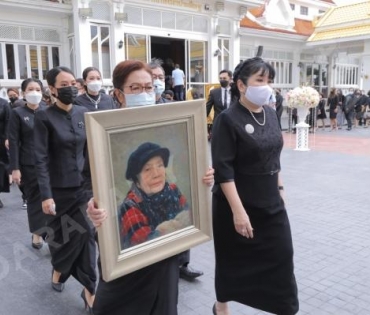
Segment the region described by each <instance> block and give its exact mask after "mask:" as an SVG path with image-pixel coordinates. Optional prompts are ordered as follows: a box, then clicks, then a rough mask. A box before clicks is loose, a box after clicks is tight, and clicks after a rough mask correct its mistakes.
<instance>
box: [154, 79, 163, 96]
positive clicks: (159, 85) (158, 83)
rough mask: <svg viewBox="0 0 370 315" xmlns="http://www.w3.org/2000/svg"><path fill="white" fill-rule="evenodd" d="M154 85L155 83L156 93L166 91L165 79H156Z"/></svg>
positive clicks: (159, 93)
mask: <svg viewBox="0 0 370 315" xmlns="http://www.w3.org/2000/svg"><path fill="white" fill-rule="evenodd" d="M153 85H154V92H155V94H157V95H161V94H162V93H163V92H164V82H163V81H161V80H159V79H156V80H154V82H153Z"/></svg>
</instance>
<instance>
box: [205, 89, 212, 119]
mask: <svg viewBox="0 0 370 315" xmlns="http://www.w3.org/2000/svg"><path fill="white" fill-rule="evenodd" d="M213 104H214V99H213V93H212V91H210V92H209V95H208V100H207V103H206V109H207V117H208V115H209V113H210V112H211V110H212V107H213Z"/></svg>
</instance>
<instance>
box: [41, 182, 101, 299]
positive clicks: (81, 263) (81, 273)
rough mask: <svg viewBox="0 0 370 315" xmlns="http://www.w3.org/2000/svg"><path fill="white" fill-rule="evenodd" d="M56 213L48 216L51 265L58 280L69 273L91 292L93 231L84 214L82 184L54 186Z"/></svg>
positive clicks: (93, 279) (92, 290) (93, 257)
mask: <svg viewBox="0 0 370 315" xmlns="http://www.w3.org/2000/svg"><path fill="white" fill-rule="evenodd" d="M52 192H53V198H54V202H55V207H56V209H55V210H56V215H55V216H52V215H47V217H48V219H47V232H48V237H47V242H48V244H49V248H50V253H51V264H52V266H53V268H54V269H55V270H56V271H58V272H61V277H60V280H59V281H60V282H62V283H64V282H65V281H66V280H67V279H68V278H69V277H70V276H73V277H74V278H75V279H76V280H77V281H78V282H80V283H81V284H82V285H83V286H84V287H85V288H86V289H87V290H88V291H89V292H90V293H91V294H94V292H95V283H96V272H95V266H96V256H95V255H96V244H95V236H94V235H95V232H94V228H93V226H92V224H91V223H90V221H89V219H88V218H87V216H86V199H85V197H84V191H83V189H82V188H81V187H73V188H58V189H56V188H53V189H52Z"/></svg>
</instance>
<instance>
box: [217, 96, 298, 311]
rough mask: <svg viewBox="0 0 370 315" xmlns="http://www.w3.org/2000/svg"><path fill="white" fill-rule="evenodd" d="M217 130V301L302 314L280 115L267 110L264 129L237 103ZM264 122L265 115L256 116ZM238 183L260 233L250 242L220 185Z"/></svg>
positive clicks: (253, 225)
mask: <svg viewBox="0 0 370 315" xmlns="http://www.w3.org/2000/svg"><path fill="white" fill-rule="evenodd" d="M234 105H235V106H231V107H230V108H229V109H228V110H226V111H224V112H222V113H221V114H220V115H219V117H218V118H217V120H216V122H215V125H214V127H213V138H212V160H213V166H214V169H215V186H214V188H213V200H212V201H213V205H212V211H213V233H214V245H215V254H216V276H215V285H216V296H217V300H218V301H219V302H227V301H236V302H239V303H242V304H245V305H249V306H251V307H254V308H257V309H260V310H263V311H267V312H271V313H275V314H284V315H290V314H295V313H297V312H298V298H297V285H296V281H295V277H294V270H293V269H294V268H293V245H292V238H291V231H290V225H289V220H288V217H287V213H286V210H285V206H284V202H283V200H282V198H281V197H280V193H279V190H278V173H279V171H280V153H281V150H282V146H283V139H282V135H281V131H280V127H279V122H278V118H277V115H276V113H275V111H274V110H273V109H272V108H270V107H268V106H265V107H264V110H265V113H266V122H265V125H264V126H260V125H259V124H257V123H256V121H255V120H254V119H253V117H252V115H251V114H250V112H249V111H248V110H247V109H246V108H245V107H243V106H242V105H241V104H239V103H236V104H234ZM254 116H255V118H256V119H257V120H258V121H259V122H260V123H263V112H261V113H258V114H254ZM230 181H234V182H235V185H236V188H237V191H238V194H239V197H240V199H241V201H242V203H243V206H244V208H245V209H246V211H247V214H248V216H249V218H250V221H251V224H252V227H253V228H254V238H253V239H247V238H246V237H243V236H241V235H240V234H238V233H237V232H236V230H235V227H234V223H233V215H232V211H231V209H230V206H229V203H228V202H227V200H226V197H225V196H224V194H223V192H222V190H221V187H220V184H221V183H226V182H230Z"/></svg>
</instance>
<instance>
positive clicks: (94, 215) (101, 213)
mask: <svg viewBox="0 0 370 315" xmlns="http://www.w3.org/2000/svg"><path fill="white" fill-rule="evenodd" d="M86 212H87V217H88V218H89V219H90V221H91V222H92V223H93V225H94V226H95V227H99V226H101V225H102V223H103V222H104V221H105V220H106V219H107V217H108V213H107V211H106V210H105V209H98V208H97V205H96V204H95V202H94V198H91V199H90V200H89V202H88V203H87V210H86Z"/></svg>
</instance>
